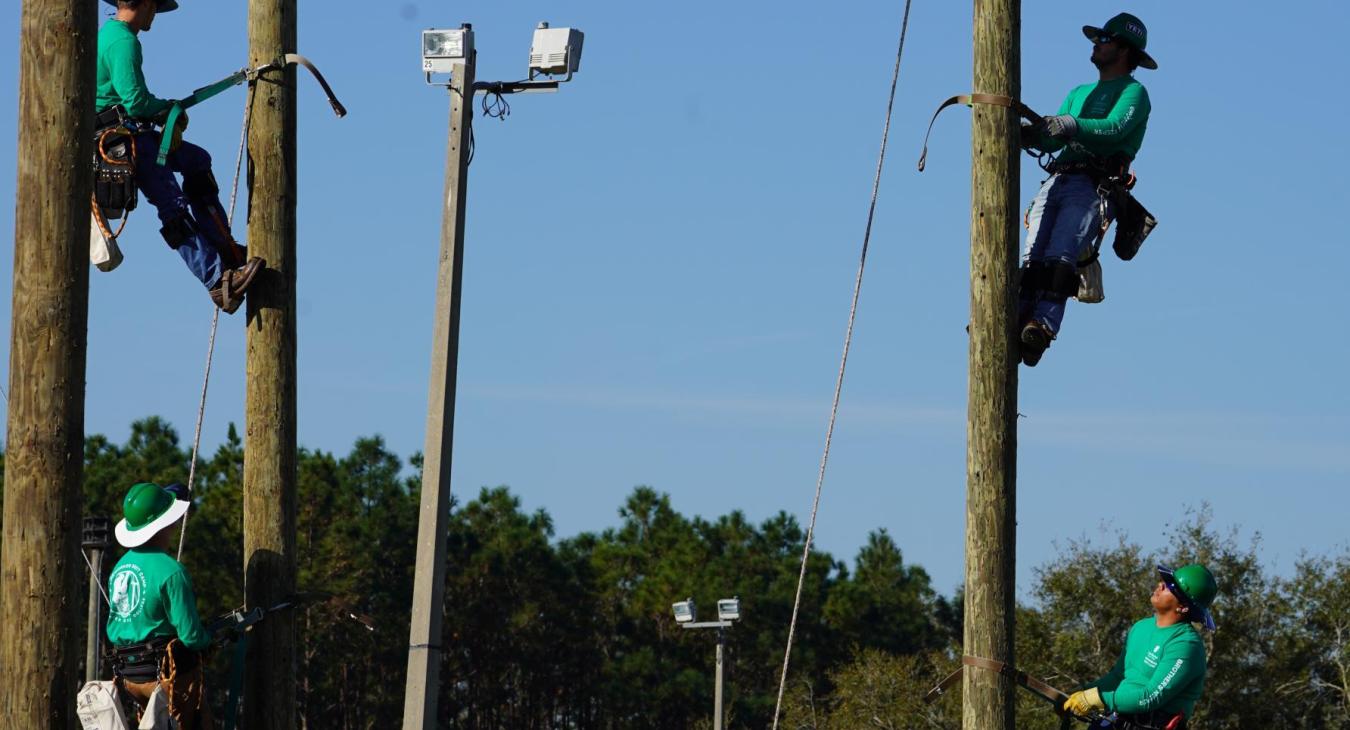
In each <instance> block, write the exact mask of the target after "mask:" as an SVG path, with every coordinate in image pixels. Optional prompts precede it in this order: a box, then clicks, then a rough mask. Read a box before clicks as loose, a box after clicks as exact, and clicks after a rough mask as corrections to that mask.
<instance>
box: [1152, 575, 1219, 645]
mask: <svg viewBox="0 0 1350 730" xmlns="http://www.w3.org/2000/svg"><path fill="white" fill-rule="evenodd" d="M1158 576H1159V577H1160V578H1162V580H1163V583H1165V584H1166V585H1167V589H1168V590H1170V591H1172V594H1173V595H1175V596H1176V597H1177V600H1179V601H1181V603H1182V605H1184V606H1186V607H1187V608H1189V609H1191V616H1192V617H1193V618H1194V619H1195V620H1196V621H1200V622H1202V623H1204V624H1205V628H1208V629H1213V628H1214V617H1213V616H1211V615H1210V613H1209V607H1210V604H1212V603H1214V596H1215V595H1217V594H1218V593H1219V583H1218V581H1216V580H1214V574H1213V573H1211V572H1209V568H1206V567H1205V566H1203V565H1200V564H1199V563H1191V564H1190V565H1183V566H1181V567H1180V568H1177V569H1176V570H1172V569H1171V568H1168V567H1167V566H1165V565H1159V566H1158Z"/></svg>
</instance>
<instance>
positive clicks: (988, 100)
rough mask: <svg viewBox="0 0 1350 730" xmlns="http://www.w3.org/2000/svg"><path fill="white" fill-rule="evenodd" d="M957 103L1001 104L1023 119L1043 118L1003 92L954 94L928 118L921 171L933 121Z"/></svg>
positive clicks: (1031, 120)
mask: <svg viewBox="0 0 1350 730" xmlns="http://www.w3.org/2000/svg"><path fill="white" fill-rule="evenodd" d="M956 104H964V105H966V106H973V105H975V104H985V105H987V106H1001V107H1004V108H1007V109H1012V110H1013V111H1015V112H1017V113H1018V115H1019V116H1021V117H1022V118H1023V119H1025V120H1027V121H1029V122H1033V123H1034V122H1039V121H1040V120H1041V116H1040V115H1039V114H1037V113H1036V112H1035V111H1033V110H1032V109H1031V107H1029V106H1027V105H1026V104H1023V103H1022V102H1020V101H1018V100H1016V99H1014V98H1012V97H1011V96H1003V95H1002V94H959V95H957V96H953V97H952V98H950V99H948V100H946V101H944V102H942V103H941V104H939V105H938V108H937V111H935V112H933V118H932V119H929V120H928V131H927V132H924V135H923V152H922V153H921V154H920V155H919V172H923V168H924V166H925V165H926V164H927V161H928V137H929V135H931V134H932V133H933V123H934V122H936V121H937V118H938V115H939V114H941V113H942V110H943V109H946V108H947V107H949V106H953V105H956Z"/></svg>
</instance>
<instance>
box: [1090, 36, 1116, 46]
mask: <svg viewBox="0 0 1350 730" xmlns="http://www.w3.org/2000/svg"><path fill="white" fill-rule="evenodd" d="M1115 40H1116V36H1115V34H1113V33H1098V34H1097V35H1095V36H1093V38H1092V42H1093V43H1095V44H1097V45H1099V46H1104V45H1106V44H1107V43H1114V42H1115Z"/></svg>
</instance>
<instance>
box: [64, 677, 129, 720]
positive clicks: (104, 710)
mask: <svg viewBox="0 0 1350 730" xmlns="http://www.w3.org/2000/svg"><path fill="white" fill-rule="evenodd" d="M75 715H76V716H77V717H79V718H80V726H81V727H83V728H84V730H127V718H126V715H124V714H122V703H121V702H118V701H117V687H116V685H114V684H113V683H112V682H89V683H87V684H85V685H84V689H81V690H80V693H79V694H78V695H75Z"/></svg>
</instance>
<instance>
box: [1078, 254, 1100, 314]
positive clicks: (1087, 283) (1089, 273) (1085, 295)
mask: <svg viewBox="0 0 1350 730" xmlns="http://www.w3.org/2000/svg"><path fill="white" fill-rule="evenodd" d="M1105 298H1106V289H1105V288H1103V285H1102V262H1101V261H1099V260H1097V259H1093V260H1092V263H1090V264H1088V265H1087V266H1079V267H1078V293H1077V294H1076V295H1074V299H1077V300H1078V301H1080V302H1082V303H1084V304H1096V303H1098V302H1100V301H1102V300H1103V299H1105Z"/></svg>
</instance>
